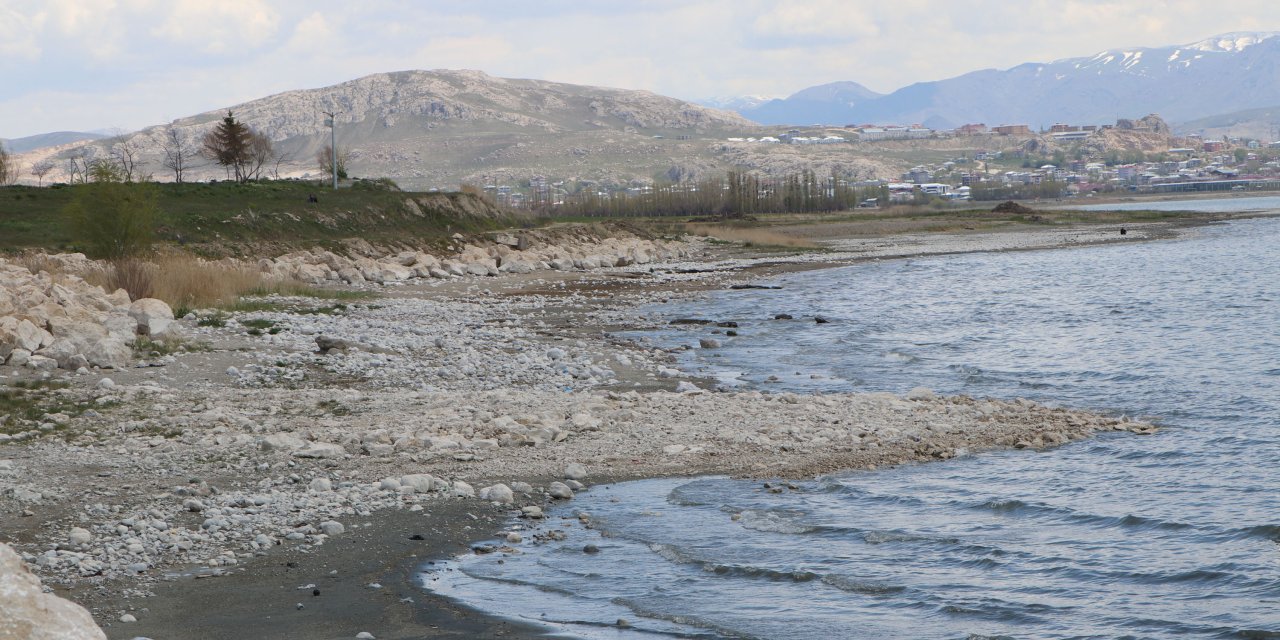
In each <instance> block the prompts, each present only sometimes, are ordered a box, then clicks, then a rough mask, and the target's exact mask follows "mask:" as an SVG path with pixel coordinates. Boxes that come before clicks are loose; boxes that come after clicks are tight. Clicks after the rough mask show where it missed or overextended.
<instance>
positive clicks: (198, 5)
mask: <svg viewBox="0 0 1280 640" xmlns="http://www.w3.org/2000/svg"><path fill="white" fill-rule="evenodd" d="M279 25H280V15H279V14H278V13H276V11H275V10H274V9H272V8H271V7H270V6H268V5H267V4H266V3H264V2H262V1H261V0H216V1H212V0H177V1H176V2H173V3H172V4H170V5H169V13H168V17H167V18H166V19H165V21H164V22H163V23H162V24H161V25H160V26H159V27H157V28H156V29H155V30H154V31H153V33H154V35H156V36H157V37H160V38H164V39H166V40H169V41H170V42H172V43H175V44H179V45H183V46H193V47H195V48H197V49H198V50H200V51H203V52H205V53H211V54H222V53H232V52H237V51H240V50H241V49H244V48H257V47H260V46H262V45H263V44H266V42H267V41H268V40H269V39H270V38H271V37H272V36H274V35H275V34H276V31H277V28H278V27H279Z"/></svg>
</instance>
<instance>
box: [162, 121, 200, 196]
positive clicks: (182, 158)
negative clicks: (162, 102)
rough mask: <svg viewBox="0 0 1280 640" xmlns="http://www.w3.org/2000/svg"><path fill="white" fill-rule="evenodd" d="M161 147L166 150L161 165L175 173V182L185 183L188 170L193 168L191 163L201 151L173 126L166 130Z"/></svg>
mask: <svg viewBox="0 0 1280 640" xmlns="http://www.w3.org/2000/svg"><path fill="white" fill-rule="evenodd" d="M160 146H161V148H162V149H163V150H164V160H162V161H161V162H160V164H162V165H164V168H166V169H168V170H170V171H172V172H173V181H174V182H177V183H181V182H183V181H184V180H185V178H186V173H187V169H190V168H191V162H192V161H193V160H194V159H195V157H196V155H197V154H199V153H200V151H199V149H197V148H196V147H195V145H193V144H192V143H191V139H190V138H188V137H187V136H184V135H182V132H181V131H179V130H178V128H177V127H174V126H173V125H169V126H167V127H165V128H164V133H163V134H162V137H161V140H160Z"/></svg>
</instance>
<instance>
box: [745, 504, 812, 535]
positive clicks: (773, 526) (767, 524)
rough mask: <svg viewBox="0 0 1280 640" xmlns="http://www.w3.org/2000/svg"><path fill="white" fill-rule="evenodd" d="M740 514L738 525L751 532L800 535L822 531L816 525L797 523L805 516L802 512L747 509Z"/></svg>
mask: <svg viewBox="0 0 1280 640" xmlns="http://www.w3.org/2000/svg"><path fill="white" fill-rule="evenodd" d="M740 513H741V516H742V517H741V518H740V519H739V520H738V524H740V525H742V526H743V527H745V528H747V529H751V530H752V531H760V532H764V533H787V534H793V535H801V534H805V533H814V532H815V531H820V530H822V529H823V527H820V526H818V525H810V524H804V523H802V522H799V521H798V520H799V519H800V518H802V517H804V516H805V515H806V514H805V513H804V512H802V511H794V510H785V511H777V510H757V509H747V510H746V511H742V512H740Z"/></svg>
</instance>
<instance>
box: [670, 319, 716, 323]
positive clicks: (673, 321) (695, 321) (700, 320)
mask: <svg viewBox="0 0 1280 640" xmlns="http://www.w3.org/2000/svg"><path fill="white" fill-rule="evenodd" d="M668 324H711V321H710V320H703V319H702V318H676V319H675V320H672V321H671V322H669V323H668Z"/></svg>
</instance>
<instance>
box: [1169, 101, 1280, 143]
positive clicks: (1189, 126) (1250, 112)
mask: <svg viewBox="0 0 1280 640" xmlns="http://www.w3.org/2000/svg"><path fill="white" fill-rule="evenodd" d="M1174 130H1175V131H1177V132H1179V133H1183V134H1187V133H1198V134H1200V135H1201V136H1203V137H1204V138H1205V139H1211V138H1221V137H1222V136H1238V137H1242V138H1254V139H1257V140H1262V141H1266V142H1274V141H1276V140H1280V106H1272V107H1262V108H1260V109H1246V110H1244V111H1235V112H1232V113H1224V114H1220V115H1216V116H1209V117H1207V118H1197V119H1195V120H1189V121H1186V122H1181V123H1178V124H1177V125H1175V126H1174Z"/></svg>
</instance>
